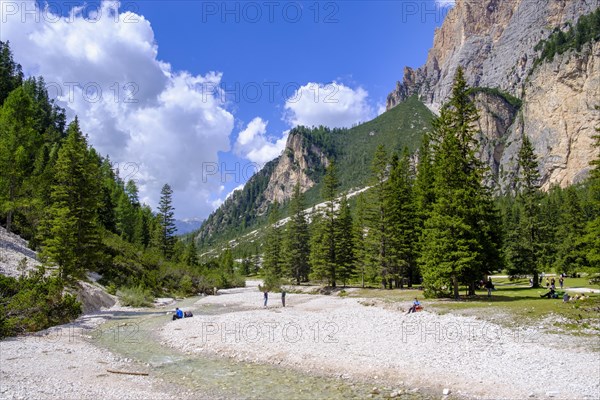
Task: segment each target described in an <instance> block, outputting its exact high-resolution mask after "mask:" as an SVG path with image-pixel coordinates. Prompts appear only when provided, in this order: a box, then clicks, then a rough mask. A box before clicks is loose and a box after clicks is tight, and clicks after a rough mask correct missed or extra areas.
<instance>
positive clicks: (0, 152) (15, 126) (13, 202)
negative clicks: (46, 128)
mask: <svg viewBox="0 0 600 400" xmlns="http://www.w3.org/2000/svg"><path fill="white" fill-rule="evenodd" d="M33 112H34V109H33V103H32V99H31V98H30V96H29V95H28V94H27V93H26V92H25V90H24V89H23V87H19V88H17V89H15V90H13V91H12V92H11V93H10V94H9V95H8V97H7V98H6V101H5V102H4V104H3V105H2V107H1V108H0V132H1V133H2V134H1V135H0V206H1V208H0V212H1V213H2V214H4V215H6V230H7V231H9V232H10V231H12V222H13V217H14V214H15V212H16V211H17V210H18V209H19V208H20V207H21V206H22V201H23V197H24V196H23V182H24V180H25V178H26V177H27V176H29V175H30V174H31V172H32V169H33V165H34V159H35V153H36V150H37V148H38V147H39V145H40V139H41V136H40V135H38V134H37V132H36V131H35V129H34V114H33Z"/></svg>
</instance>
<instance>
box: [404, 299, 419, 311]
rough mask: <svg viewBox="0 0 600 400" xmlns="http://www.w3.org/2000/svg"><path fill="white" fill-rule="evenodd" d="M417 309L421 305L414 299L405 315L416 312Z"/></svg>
mask: <svg viewBox="0 0 600 400" xmlns="http://www.w3.org/2000/svg"><path fill="white" fill-rule="evenodd" d="M417 308H421V303H419V300H417V298H416V297H415V301H413V305H412V307H411V308H409V309H408V312H407V314H410V313H413V312H417Z"/></svg>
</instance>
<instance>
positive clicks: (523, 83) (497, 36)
mask: <svg viewBox="0 0 600 400" xmlns="http://www.w3.org/2000/svg"><path fill="white" fill-rule="evenodd" d="M598 7H600V0H478V1H473V0H457V1H456V5H455V6H454V7H453V8H452V9H451V10H450V11H449V12H448V14H447V16H446V19H445V21H444V23H443V25H442V26H441V27H440V28H439V29H437V30H436V32H435V36H434V43H433V47H432V48H431V50H430V51H429V55H428V59H427V62H426V64H425V65H423V66H422V67H420V68H417V69H412V68H405V70H404V78H403V81H402V82H398V84H397V86H396V89H395V90H394V91H393V92H392V93H390V94H389V95H388V99H387V108H388V109H390V108H392V107H394V106H395V105H397V104H398V103H399V102H401V101H403V100H405V99H406V98H407V97H408V96H410V95H413V94H417V95H418V96H419V98H420V99H421V100H422V101H423V102H424V103H425V104H426V105H427V106H428V107H429V108H430V109H431V110H432V111H434V112H439V109H440V107H441V105H442V104H443V103H444V102H445V101H446V100H447V98H448V96H449V94H450V90H451V86H452V80H453V78H454V75H455V73H456V69H457V67H458V66H462V67H463V69H464V70H465V77H466V79H467V83H468V84H469V85H470V86H472V87H488V88H497V89H500V90H501V91H503V92H505V93H508V94H510V95H512V96H515V97H517V98H519V99H521V100H522V101H523V106H522V108H521V110H518V111H515V110H511V109H510V108H507V107H505V106H506V104H504V105H503V104H501V103H502V102H501V101H500V99H491V98H488V99H483V98H478V99H476V100H477V104H478V108H479V111H480V114H481V116H482V121H480V127H481V129H482V141H483V142H484V147H483V150H482V152H481V155H482V159H483V160H485V161H487V162H488V163H489V165H490V167H491V170H492V172H493V173H494V179H495V180H497V181H498V182H500V183H501V185H502V188H506V185H508V184H509V182H510V179H509V178H510V177H511V176H514V174H515V173H516V152H518V146H520V137H521V135H522V134H523V133H526V134H527V135H529V136H530V137H531V139H532V142H533V144H534V147H535V150H536V154H537V155H538V157H539V160H540V172H541V175H542V178H543V181H544V187H545V188H548V187H549V186H550V185H551V184H554V183H558V184H561V185H567V184H569V183H573V182H576V181H577V180H579V179H582V177H584V176H585V173H586V171H587V170H588V163H589V161H591V160H592V159H593V157H594V152H593V149H592V148H591V147H590V145H591V143H592V139H591V136H592V134H593V127H594V126H598V125H599V122H598V114H597V113H596V112H595V110H594V106H595V105H597V104H599V103H600V96H599V93H598V90H599V89H598V88H599V86H600V84H599V82H598V75H599V70H598V63H599V62H600V61H599V54H598V43H595V44H593V45H591V44H590V45H589V46H587V47H586V48H584V49H583V51H582V52H579V53H577V52H567V53H565V54H562V55H556V56H555V58H554V60H553V61H552V62H546V63H543V64H541V65H539V66H538V67H537V68H535V70H533V63H534V61H535V59H536V57H537V55H538V54H537V53H538V52H537V51H536V50H535V45H536V44H537V43H538V42H539V41H540V40H542V39H546V38H547V37H548V36H549V35H550V34H551V32H552V31H553V30H554V29H555V28H557V27H558V28H561V29H566V27H567V24H568V23H575V22H576V21H577V19H578V18H579V17H580V16H581V15H586V14H589V13H591V12H593V11H594V10H596V9H597V8H598ZM532 70H533V71H532ZM481 96H483V95H481ZM492 97H494V96H492ZM483 100H489V101H492V103H490V104H488V105H487V106H486V105H484V104H483V102H482V101H483ZM496 107H500V108H496ZM512 114H515V115H512ZM506 123H509V125H508V126H506Z"/></svg>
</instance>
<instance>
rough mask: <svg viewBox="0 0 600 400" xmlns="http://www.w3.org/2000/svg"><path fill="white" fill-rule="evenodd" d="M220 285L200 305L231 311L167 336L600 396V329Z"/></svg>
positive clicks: (449, 388) (184, 343)
mask: <svg viewBox="0 0 600 400" xmlns="http://www.w3.org/2000/svg"><path fill="white" fill-rule="evenodd" d="M219 293H220V295H218V296H210V297H206V298H203V299H201V300H200V301H199V302H198V303H197V304H196V305H197V306H202V305H203V304H206V305H208V304H211V305H216V306H222V307H229V308H230V309H231V311H232V312H229V313H224V314H220V315H210V316H208V315H202V313H201V312H199V313H197V314H196V315H195V316H194V318H189V319H183V320H178V321H172V322H169V323H167V324H166V325H165V326H164V327H163V328H162V331H161V336H162V338H163V340H164V343H165V344H167V345H169V346H173V347H176V348H178V349H180V350H183V351H185V352H187V353H202V352H205V353H208V354H217V355H220V356H223V357H230V358H233V359H236V360H239V361H245V362H257V363H272V364H278V365H280V366H285V367H290V368H297V369H299V370H302V371H307V372H313V373H314V372H318V373H323V374H329V375H335V376H340V377H342V378H345V379H358V380H363V381H364V380H366V381H369V380H370V379H374V380H382V379H383V380H384V381H386V382H389V384H390V385H391V386H392V387H396V386H397V387H399V388H404V390H409V391H410V390H411V388H413V389H414V388H425V389H427V390H428V391H429V392H433V393H439V394H440V397H441V395H442V393H444V392H446V393H448V392H450V393H452V394H453V395H458V396H461V397H463V396H464V397H472V398H481V399H524V398H556V399H569V400H571V399H599V398H600V381H599V379H598V377H599V376H600V354H599V353H598V352H596V351H593V350H592V349H593V348H596V349H597V339H598V337H596V338H592V339H590V338H589V337H588V338H574V337H573V336H567V335H557V334H547V333H543V331H544V327H542V326H540V327H527V328H522V329H510V328H506V327H504V326H500V325H496V324H494V323H490V322H485V321H483V320H482V319H480V318H478V317H476V316H473V317H464V316H457V315H452V314H446V315H437V314H433V313H429V312H427V311H424V312H419V313H415V314H409V315H407V314H405V312H403V311H402V310H401V309H400V308H399V309H390V308H389V307H386V308H382V307H378V306H369V304H372V302H370V301H365V300H364V299H362V300H361V299H358V298H340V297H337V296H321V295H304V294H288V295H287V307H285V308H283V307H282V306H281V301H280V297H279V295H278V294H271V296H270V299H269V304H268V307H267V308H266V309H265V308H264V307H263V306H262V300H263V298H262V293H260V292H259V291H258V289H257V288H256V287H248V288H244V289H232V290H226V291H220V292H219ZM408 306H409V304H406V307H408ZM200 310H201V308H200ZM482 312H485V311H482ZM593 341H596V345H595V346H594V345H593V343H591V342H593Z"/></svg>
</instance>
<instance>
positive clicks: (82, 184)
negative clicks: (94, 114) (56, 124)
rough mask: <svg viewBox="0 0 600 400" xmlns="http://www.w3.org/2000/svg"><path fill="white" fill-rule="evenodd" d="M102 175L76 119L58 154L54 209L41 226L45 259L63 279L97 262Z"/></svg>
mask: <svg viewBox="0 0 600 400" xmlns="http://www.w3.org/2000/svg"><path fill="white" fill-rule="evenodd" d="M100 182H101V175H100V170H99V165H98V164H97V160H96V159H95V158H94V157H93V156H92V154H91V153H90V151H89V150H88V146H87V141H86V139H85V137H84V136H83V134H82V133H81V131H80V129H79V122H78V120H77V118H76V119H75V120H74V121H73V122H72V123H71V124H70V125H69V128H68V130H67V139H66V141H65V143H64V145H63V146H62V147H61V149H60V151H59V153H58V159H57V162H56V166H55V176H54V184H53V185H52V191H51V193H50V198H51V206H50V208H49V209H48V212H47V215H46V217H45V221H44V223H43V224H42V226H41V228H42V229H41V235H42V237H43V249H42V257H43V258H44V259H45V260H46V261H48V262H50V263H54V264H56V265H58V267H59V273H60V276H61V278H67V277H71V276H77V275H79V274H80V273H81V272H82V271H83V270H84V268H91V267H92V266H93V265H95V263H96V262H97V259H98V252H99V245H100V231H99V225H98V215H97V213H98V209H99V207H100V195H101V193H100V190H99V189H100V185H101V184H100Z"/></svg>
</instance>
